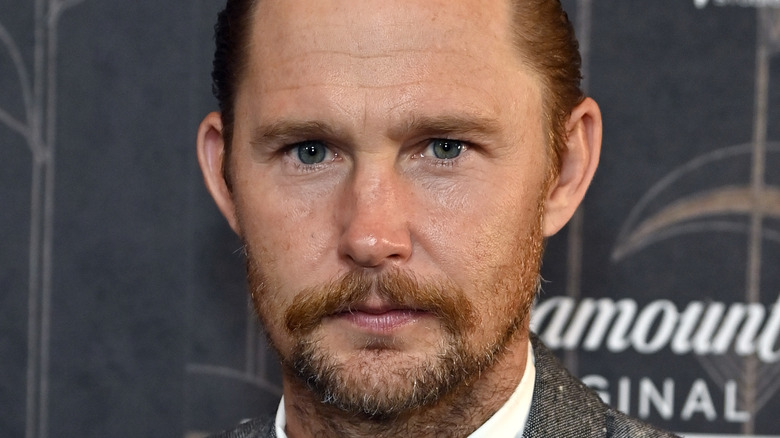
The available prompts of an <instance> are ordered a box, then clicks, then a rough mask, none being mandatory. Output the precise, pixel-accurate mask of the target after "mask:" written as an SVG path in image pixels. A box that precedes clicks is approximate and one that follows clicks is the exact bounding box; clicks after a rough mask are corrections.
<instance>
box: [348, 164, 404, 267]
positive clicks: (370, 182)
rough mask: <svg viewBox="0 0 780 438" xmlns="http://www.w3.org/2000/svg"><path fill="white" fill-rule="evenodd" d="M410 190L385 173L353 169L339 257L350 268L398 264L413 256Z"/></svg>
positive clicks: (399, 179)
mask: <svg viewBox="0 0 780 438" xmlns="http://www.w3.org/2000/svg"><path fill="white" fill-rule="evenodd" d="M408 193H409V187H408V186H407V185H405V184H404V181H403V178H402V176H400V175H399V174H398V173H397V172H395V170H393V169H391V168H390V166H388V168H387V169H384V170H383V169H378V168H376V166H374V168H373V169H366V168H356V169H355V171H354V173H353V175H352V178H351V180H350V181H349V183H348V187H347V188H346V190H345V192H344V197H345V198H344V202H343V203H342V205H343V206H344V208H343V210H342V211H341V213H340V216H341V218H342V233H341V236H340V242H339V253H340V256H341V258H342V259H344V260H346V261H347V262H348V263H350V264H352V265H353V266H358V267H363V268H379V267H383V266H386V265H393V264H396V265H397V264H399V263H402V262H404V261H406V260H407V259H409V257H410V256H411V254H412V238H411V234H410V228H409V224H410V221H411V216H410V214H411V213H412V210H413V208H412V205H411V196H409V195H408Z"/></svg>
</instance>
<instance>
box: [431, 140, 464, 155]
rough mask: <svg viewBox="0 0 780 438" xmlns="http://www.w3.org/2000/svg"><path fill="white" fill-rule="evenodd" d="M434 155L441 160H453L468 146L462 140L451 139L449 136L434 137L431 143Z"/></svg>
mask: <svg viewBox="0 0 780 438" xmlns="http://www.w3.org/2000/svg"><path fill="white" fill-rule="evenodd" d="M429 147H430V149H431V151H432V152H433V156H434V157H436V158H438V159H440V160H451V159H453V158H457V157H458V156H459V155H460V153H461V152H463V150H464V149H465V148H466V145H465V144H463V142H462V141H460V140H451V139H447V138H434V139H432V140H431V142H430V143H429Z"/></svg>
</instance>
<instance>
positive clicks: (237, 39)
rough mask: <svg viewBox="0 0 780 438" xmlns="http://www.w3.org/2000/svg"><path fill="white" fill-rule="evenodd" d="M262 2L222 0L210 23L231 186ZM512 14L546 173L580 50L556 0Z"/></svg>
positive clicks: (578, 94) (555, 164)
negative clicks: (541, 127)
mask: <svg viewBox="0 0 780 438" xmlns="http://www.w3.org/2000/svg"><path fill="white" fill-rule="evenodd" d="M260 1H261V0H227V3H226V5H225V8H224V9H223V10H222V11H221V12H220V13H219V16H218V18H217V24H216V25H215V26H214V38H215V42H216V50H215V52H214V63H213V70H212V73H211V78H212V92H213V93H214V96H215V97H216V98H217V101H218V103H219V110H220V113H221V116H222V125H223V128H222V138H223V140H224V142H225V152H224V156H223V160H222V173H223V176H224V178H225V182H226V183H227V186H228V189H230V188H231V179H230V166H229V165H228V163H229V161H230V151H231V143H232V141H233V128H234V122H235V114H234V105H235V101H236V94H237V92H238V87H239V85H240V82H241V78H242V76H243V75H244V74H245V71H246V68H247V64H248V61H249V53H248V52H247V49H248V47H249V38H250V35H251V30H252V15H253V11H254V9H255V6H256V4H257V3H259V2H260ZM507 1H509V2H510V5H511V11H512V13H513V14H514V16H513V17H512V23H513V25H514V29H513V35H514V44H515V46H516V47H517V49H518V52H519V56H520V57H521V59H523V60H524V61H525V63H526V64H527V65H528V66H529V67H530V68H531V69H532V70H533V71H534V72H535V73H536V74H537V75H538V76H539V78H541V80H542V84H543V85H544V89H543V90H542V99H543V105H544V108H543V109H544V111H543V114H544V117H545V123H546V126H545V128H546V131H547V144H548V146H549V148H550V151H551V153H550V159H551V161H552V163H551V164H552V166H551V169H550V171H551V176H555V175H557V173H558V171H559V170H560V166H561V160H562V156H563V153H564V151H565V149H566V140H567V133H566V121H567V120H568V118H569V114H570V113H571V111H572V109H573V108H574V107H575V106H576V105H577V104H578V103H580V102H581V101H582V99H583V98H584V97H585V95H584V93H583V91H582V90H581V88H580V81H581V79H582V77H581V73H580V65H581V59H580V53H579V45H578V43H577V39H576V37H575V35H574V28H573V27H572V25H571V22H570V21H569V18H568V16H567V15H566V12H564V11H563V8H562V7H561V3H560V0H507Z"/></svg>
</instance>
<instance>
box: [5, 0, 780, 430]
mask: <svg viewBox="0 0 780 438" xmlns="http://www.w3.org/2000/svg"><path fill="white" fill-rule="evenodd" d="M564 5H565V6H566V8H567V10H569V11H570V14H571V16H572V17H573V18H575V22H576V24H577V28H578V33H579V35H580V38H581V40H582V44H583V51H584V55H585V60H586V63H585V64H586V65H585V73H586V85H587V87H588V89H589V90H590V94H591V95H593V96H594V97H595V98H596V99H597V100H598V102H599V103H600V104H601V107H602V111H603V113H604V120H605V137H604V149H603V155H602V162H601V166H600V170H599V172H598V174H597V177H596V180H595V182H594V184H593V187H592V190H591V192H590V193H589V195H588V197H587V198H586V202H585V204H584V207H583V210H582V212H581V213H580V214H579V215H578V219H577V220H576V221H575V223H574V224H573V225H572V226H569V227H567V228H566V229H564V230H563V231H562V232H561V233H560V234H559V236H557V237H556V238H554V239H552V240H551V241H550V242H549V245H548V252H547V254H546V259H545V266H544V269H543V270H544V276H545V278H546V279H547V280H548V281H549V282H548V283H547V284H546V285H545V293H544V294H543V296H542V298H541V300H540V307H542V306H545V303H547V304H546V306H547V307H546V308H547V309H548V310H549V309H553V311H551V312H549V313H547V314H546V315H547V317H545V318H537V320H536V321H535V326H536V328H537V330H538V331H539V332H540V333H541V334H542V336H543V337H544V338H545V339H546V340H547V341H548V342H550V343H552V344H553V345H555V344H556V343H561V341H560V339H559V336H558V334H560V333H569V336H570V338H569V339H570V340H572V339H574V338H576V336H575V335H577V333H579V334H580V335H581V336H580V338H581V341H576V339H575V340H574V341H572V342H571V343H570V344H566V343H565V342H563V343H562V345H561V346H560V348H558V350H557V351H559V352H560V353H561V357H562V358H563V359H564V360H565V361H566V362H567V363H568V364H569V365H570V366H571V367H572V368H573V369H574V370H575V371H576V372H577V373H578V374H579V375H581V376H588V380H589V382H590V383H591V384H593V385H594V386H595V387H597V388H598V389H600V390H602V391H603V392H604V395H605V396H606V397H609V398H610V401H611V402H612V403H613V404H616V405H619V406H620V407H621V408H623V409H626V410H628V411H629V412H630V413H632V414H633V415H640V416H642V417H643V418H646V419H648V420H650V421H652V422H655V423H658V424H661V425H663V426H665V427H669V428H672V429H675V430H678V431H681V432H686V433H687V434H688V435H689V436H694V435H695V434H700V435H696V436H722V437H725V436H727V435H723V434H727V433H730V434H740V435H742V434H745V435H751V434H752V435H772V436H780V421H779V420H778V419H777V415H776V412H777V411H778V409H780V395H778V394H777V392H778V388H779V385H780V383H778V382H780V364H779V359H780V357H778V358H775V357H774V356H778V355H777V354H775V355H774V356H773V355H772V354H769V353H772V352H774V351H776V350H777V349H780V340H778V339H777V337H778V333H777V332H778V331H779V330H780V328H777V327H775V324H780V306H775V304H774V303H775V302H776V301H777V299H778V295H779V294H780V269H778V267H779V266H780V171H778V169H779V167H778V166H780V144H779V143H778V142H780V123H778V118H779V117H780V56H779V55H778V49H780V12H779V11H780V10H779V9H777V8H776V7H778V6H780V2H777V1H767V0H765V1H758V0H756V1H752V2H751V1H747V0H742V1H724V0H720V1H714V0H713V1H705V0H663V1H654V2H627V1H621V0H592V1H588V0H577V1H575V0H570V1H567V2H564ZM762 5H763V7H757V6H762ZM220 7H221V2H219V1H211V0H208V1H207V0H190V1H186V2H185V1H166V2H155V1H150V0H138V1H133V2H120V1H107V0H102V1H101V0H59V1H56V0H35V1H33V0H0V166H2V171H0V205H1V206H2V207H0V208H1V209H2V214H0V230H2V231H0V233H1V234H0V408H1V409H0V436H3V437H6V436H8V437H22V436H25V437H27V438H33V437H36V438H38V437H41V438H42V437H70V436H85V437H87V436H88V437H106V436H111V437H124V436H126V437H131V436H132V437H136V436H193V437H194V436H199V435H198V434H199V433H203V432H205V431H210V430H218V429H220V428H223V427H227V426H229V425H231V424H234V423H236V422H237V421H238V420H239V419H241V418H244V417H247V416H252V415H257V414H258V413H260V412H263V411H270V410H273V409H274V408H275V404H276V399H277V397H278V395H279V392H280V390H279V384H280V382H279V378H278V367H277V366H276V364H275V360H274V358H273V356H272V355H271V354H270V353H268V352H267V351H266V349H265V347H264V341H263V339H262V335H260V334H259V333H258V330H257V327H256V325H255V321H254V319H253V318H252V317H251V315H250V313H249V312H248V310H247V298H246V294H245V285H244V274H243V266H242V259H241V257H240V256H239V254H238V253H237V251H236V250H237V249H238V247H239V243H238V241H237V239H236V238H235V237H234V236H233V235H232V234H231V232H230V230H229V228H228V227H227V225H226V224H225V223H224V221H223V219H222V218H221V217H220V216H219V214H218V212H217V210H216V208H215V207H214V206H213V205H212V202H211V200H210V198H209V197H208V195H207V193H206V191H205V190H204V188H203V184H202V182H201V176H200V172H199V170H198V169H197V165H196V160H195V147H194V137H195V131H196V128H197V125H198V123H199V121H200V119H201V118H202V117H203V115H205V114H206V113H207V112H208V111H210V110H212V109H213V108H214V107H215V102H214V100H213V98H212V97H211V95H210V92H209V90H210V84H209V71H210V64H211V53H212V50H213V48H212V46H213V44H212V41H211V38H212V36H211V29H212V26H213V22H214V18H215V14H216V11H217V10H218V9H219V8H220ZM556 297H558V298H556ZM624 298H628V299H629V302H623V305H625V306H629V307H630V306H631V305H632V304H633V305H635V310H636V313H635V314H634V315H633V316H631V315H629V314H628V313H626V315H628V316H627V318H628V320H627V321H628V323H627V324H628V326H627V327H628V328H629V332H630V333H631V334H630V335H627V336H628V337H629V338H630V340H631V342H630V343H631V345H629V346H627V347H625V348H617V347H614V346H612V347H610V346H608V345H607V342H606V340H605V341H604V342H602V343H600V344H599V345H598V346H596V347H594V348H588V347H584V346H583V341H582V339H585V338H586V335H587V333H592V332H594V328H593V327H594V326H595V324H593V323H589V324H586V325H584V326H582V327H580V328H581V329H582V330H580V331H579V332H578V331H577V330H578V329H577V324H576V318H571V314H568V316H567V314H565V312H564V310H565V305H567V304H571V305H572V306H573V309H578V308H584V304H585V303H590V302H594V301H593V300H601V302H602V303H606V304H610V303H617V302H618V300H620V299H624ZM552 303H555V305H554V306H553V305H552ZM721 303H722V307H719V306H721ZM692 305H693V306H694V307H695V306H697V305H701V306H702V309H704V310H703V312H706V311H709V312H710V314H709V315H710V317H709V318H701V319H697V320H695V322H696V324H695V328H696V329H697V330H698V332H697V333H699V334H700V335H701V336H703V338H702V339H705V338H707V337H706V336H704V335H702V333H704V334H706V333H705V332H706V324H707V322H706V321H705V322H703V320H705V319H707V320H708V321H710V322H711V323H712V324H713V325H712V327H713V331H712V333H713V335H712V336H710V338H714V337H717V334H718V333H722V335H721V337H720V339H721V341H723V342H725V343H726V345H725V347H724V349H723V350H722V351H711V350H707V349H706V348H705V349H702V350H698V351H696V350H694V351H686V350H685V349H684V348H683V349H681V348H677V347H673V346H672V338H671V337H672V336H674V334H679V333H681V332H682V331H683V328H682V327H683V325H684V324H683V320H684V319H685V318H683V317H682V316H681V315H682V314H683V311H684V310H685V309H688V308H690V307H691V306H692ZM556 306H557V307H556ZM577 306H579V307H577ZM776 307H777V310H776V311H774V312H773V310H775V308H776ZM719 308H720V309H721V310H723V312H724V313H723V314H720V316H721V317H718V315H719V314H718V313H717V310H718V309H719ZM561 309H563V310H561ZM708 309H709V310H708ZM741 310H742V311H744V312H745V313H744V314H742V313H739V312H740V311H741ZM555 312H557V313H555ZM727 312H732V314H733V316H735V319H732V320H728V318H723V317H722V316H723V315H725V314H726V313H727ZM751 312H752V313H751ZM761 312H764V313H763V314H762V313H761ZM552 315H560V316H559V317H558V320H559V321H558V322H557V323H556V322H555V321H553V320H554V319H555V318H553V316H552ZM690 315H693V314H692V313H691V314H689V316H690ZM740 315H742V316H743V317H744V316H746V315H753V317H752V318H753V319H752V320H749V321H748V322H747V323H746V322H745V320H746V319H745V318H740ZM773 315H777V317H775V318H773ZM615 321H616V320H615ZM615 321H612V325H611V326H610V327H612V328H613V330H612V331H615V330H614V327H615V326H616V325H617V324H618V323H617V322H615ZM729 321H730V322H729ZM751 321H752V322H753V323H755V324H754V325H755V327H756V330H757V331H756V333H755V335H756V336H751V332H750V330H749V328H750V322H751ZM556 324H557V325H556ZM572 327H574V328H572ZM724 327H725V328H724ZM559 328H560V330H558V329H559ZM729 328H731V329H733V331H732V333H733V334H734V336H732V337H729ZM564 329H566V330H568V331H566V330H564ZM667 329H669V330H671V331H669V330H667ZM589 330H590V331H589ZM642 330H644V332H642ZM718 330H720V331H718ZM743 332H744V333H747V334H746V335H744V336H743V337H744V338H745V339H746V340H745V342H743V344H745V345H748V346H750V345H758V344H759V342H753V341H756V339H755V338H759V339H762V341H761V342H763V344H762V345H764V354H763V355H761V354H759V355H752V354H748V353H750V351H747V352H745V351H742V350H740V349H739V348H738V347H737V344H738V343H739V342H731V341H729V339H732V338H737V337H738V336H737V334H739V333H743ZM664 333H667V335H668V336H667V337H666V338H664ZM643 334H644V336H643ZM632 336H633V337H632ZM762 336H763V337H762ZM653 340H655V341H657V344H655V345H653V344H652V341H653ZM705 340H706V339H705ZM575 341H576V342H575ZM699 341H700V342H699V344H702V341H701V339H699ZM727 341H728V342H727ZM705 344H706V342H705ZM567 345H568V347H571V348H568V347H567ZM616 345H617V344H616ZM706 345H709V344H706ZM678 347H679V346H678ZM651 350H652V351H651ZM767 352H768V353H767ZM718 434H721V435H718Z"/></svg>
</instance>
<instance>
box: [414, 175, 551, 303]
mask: <svg viewBox="0 0 780 438" xmlns="http://www.w3.org/2000/svg"><path fill="white" fill-rule="evenodd" d="M526 184H528V182H526ZM533 185H534V186H536V184H533ZM540 190H541V189H537V190H531V189H529V188H523V186H522V185H513V184H510V183H508V182H507V183H506V184H503V183H501V182H499V183H498V184H496V183H494V182H492V181H479V180H476V179H472V180H470V181H468V182H466V183H464V184H463V185H461V186H460V188H459V190H457V191H456V190H450V191H448V192H437V196H435V197H433V198H429V199H427V200H426V201H424V203H425V204H426V205H427V206H428V208H427V214H426V217H427V220H425V221H424V222H425V223H427V224H428V227H427V228H426V231H425V241H426V242H427V243H428V245H430V249H429V252H431V253H433V254H435V255H436V258H437V259H438V260H437V262H438V263H439V264H441V265H442V268H443V269H444V270H445V271H446V272H447V274H448V275H449V276H450V277H451V278H452V279H453V280H455V281H456V282H457V283H458V284H461V285H463V286H464V287H467V288H469V289H471V288H475V287H477V285H478V283H481V282H482V281H484V277H485V276H489V275H494V273H493V272H492V271H495V269H497V268H498V267H499V266H505V265H507V263H511V259H512V258H514V257H515V256H516V252H517V245H518V242H519V241H521V240H523V239H524V238H525V237H526V236H527V235H528V233H529V232H530V231H531V230H532V229H533V228H534V227H535V226H536V224H537V223H538V221H539V216H538V215H539V212H538V200H539V196H540Z"/></svg>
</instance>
